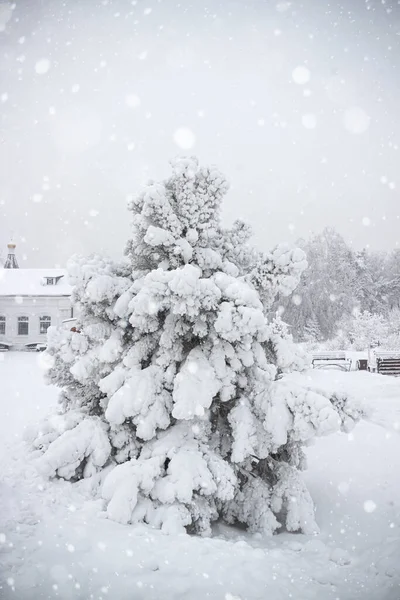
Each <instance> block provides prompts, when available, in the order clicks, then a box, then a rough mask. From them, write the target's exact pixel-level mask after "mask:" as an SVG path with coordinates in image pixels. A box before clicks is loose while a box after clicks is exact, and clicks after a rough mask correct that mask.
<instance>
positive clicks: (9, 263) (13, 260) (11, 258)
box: [4, 242, 19, 269]
mask: <svg viewBox="0 0 400 600" xmlns="http://www.w3.org/2000/svg"><path fill="white" fill-rule="evenodd" d="M15 247H16V246H15V244H13V243H12V242H10V243H9V244H7V248H8V253H7V259H6V262H5V264H4V268H5V269H19V266H18V263H17V257H16V256H15Z"/></svg>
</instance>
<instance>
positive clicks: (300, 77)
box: [292, 66, 311, 85]
mask: <svg viewBox="0 0 400 600" xmlns="http://www.w3.org/2000/svg"><path fill="white" fill-rule="evenodd" d="M310 78H311V74H310V71H309V70H308V69H307V67H304V66H300V67H296V68H295V69H293V71H292V79H293V81H294V82H295V83H297V84H298V85H305V84H306V83H308V82H309V81H310Z"/></svg>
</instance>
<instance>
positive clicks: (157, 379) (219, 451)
mask: <svg viewBox="0 0 400 600" xmlns="http://www.w3.org/2000/svg"><path fill="white" fill-rule="evenodd" d="M172 168H173V173H172V176H171V177H170V178H169V179H168V180H166V181H164V182H161V183H152V184H150V185H148V186H147V187H146V188H145V189H144V190H143V191H142V193H140V194H139V195H138V196H137V197H136V198H135V199H134V200H132V201H131V203H130V205H129V210H130V211H131V212H132V214H133V236H132V239H131V240H130V241H129V243H128V245H127V248H126V260H125V262H123V263H121V264H115V263H113V262H111V261H107V260H105V259H103V258H99V257H92V258H91V259H89V260H82V259H77V258H75V259H74V260H73V261H71V263H70V265H69V271H70V276H71V281H72V283H73V284H74V285H75V289H74V293H73V302H74V304H75V305H76V307H77V309H78V313H79V321H78V323H77V326H76V329H77V331H71V332H61V331H52V332H51V334H50V336H49V348H48V353H49V354H50V355H51V357H53V366H52V367H51V368H50V371H49V380H50V381H51V382H52V383H55V384H56V385H58V386H59V387H60V388H62V391H61V405H60V414H59V415H56V416H53V417H51V418H50V419H49V420H48V422H47V423H46V424H45V425H44V426H43V427H42V428H41V432H40V433H39V434H38V435H37V436H36V437H35V438H34V439H32V444H33V445H34V447H35V448H36V449H37V450H38V451H39V454H40V458H39V463H40V465H41V468H42V469H43V471H44V472H45V473H46V474H47V475H48V476H50V477H51V476H59V477H63V478H67V479H71V480H72V481H75V480H77V479H81V478H85V477H86V478H88V477H92V476H93V475H94V474H97V477H98V476H99V475H98V474H99V473H100V474H101V473H105V476H104V478H103V479H104V481H103V484H102V488H101V495H102V498H103V499H104V507H105V510H106V511H107V514H108V515H109V516H110V517H111V518H113V519H115V520H117V521H120V522H121V523H134V522H138V521H144V522H146V523H150V524H151V525H153V526H156V527H161V528H162V529H163V530H164V531H167V532H171V531H181V530H184V529H185V528H187V529H189V530H191V531H196V532H200V533H203V534H208V533H210V527H211V523H212V522H213V521H215V520H216V519H218V518H223V519H224V520H225V521H227V522H229V523H234V522H241V523H244V524H246V525H247V526H248V527H249V528H250V529H251V530H253V531H263V532H267V533H272V532H274V531H275V530H276V529H277V528H278V527H280V526H285V527H287V529H289V530H291V531H295V530H296V531H297V530H300V531H303V532H306V533H311V532H315V531H316V530H317V526H316V524H315V520H314V510H313V503H312V500H311V497H310V495H309V493H308V491H307V489H306V487H305V485H304V483H303V481H302V478H301V475H300V470H301V469H303V468H304V466H305V459H304V453H303V451H302V447H303V446H304V445H305V444H307V443H308V442H309V441H310V440H311V439H312V438H313V437H315V436H318V435H326V434H328V433H331V432H334V431H337V430H338V429H339V428H341V427H342V426H345V427H346V428H348V426H349V421H350V422H354V421H355V420H356V419H357V418H358V413H357V411H356V410H354V412H353V413H351V411H348V410H347V409H346V402H342V403H338V402H337V401H336V398H328V397H325V396H323V395H322V394H318V393H315V392H313V391H312V390H307V389H303V388H301V387H300V386H298V385H297V384H295V383H293V382H290V381H288V380H287V375H286V374H287V373H288V372H290V371H292V370H294V369H297V370H299V369H300V370H301V369H303V368H305V367H306V365H307V361H306V359H305V358H304V356H303V355H300V354H299V353H298V352H297V351H296V346H295V345H294V344H293V341H292V338H291V336H290V335H289V333H288V331H287V328H286V327H285V325H284V324H283V323H282V321H280V320H279V319H278V320H275V321H272V322H268V319H267V318H266V315H267V313H268V311H269V310H270V308H271V305H272V303H273V301H274V298H275V296H276V294H278V293H280V294H286V295H288V294H290V293H291V292H292V291H293V289H294V288H295V287H296V285H297V283H298V282H299V278H300V276H301V273H302V271H303V270H304V268H305V267H306V261H305V256H304V253H303V252H302V251H301V250H298V249H291V248H289V247H287V246H278V247H277V248H275V249H274V250H273V251H272V252H270V253H261V252H257V251H256V250H255V249H254V248H253V247H251V246H250V245H249V243H248V240H249V237H250V231H249V228H248V227H247V226H245V225H244V224H243V223H241V222H236V223H235V224H234V225H233V227H232V228H231V229H224V228H223V227H222V225H221V221H220V211H221V202H222V199H223V197H224V195H225V193H226V191H227V189H228V185H227V183H226V180H225V179H224V177H223V176H222V175H221V173H220V172H219V171H218V170H217V169H215V168H202V167H199V165H198V163H197V160H196V159H194V158H184V159H176V160H174V161H173V162H172ZM349 415H351V416H349ZM344 416H345V417H346V418H344Z"/></svg>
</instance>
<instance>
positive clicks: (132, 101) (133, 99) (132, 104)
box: [125, 94, 140, 108]
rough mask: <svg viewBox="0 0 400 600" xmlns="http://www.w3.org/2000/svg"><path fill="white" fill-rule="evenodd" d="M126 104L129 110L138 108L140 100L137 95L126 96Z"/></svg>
mask: <svg viewBox="0 0 400 600" xmlns="http://www.w3.org/2000/svg"><path fill="white" fill-rule="evenodd" d="M125 104H126V105H127V106H129V108H138V107H139V106H140V98H139V96H137V95H136V94H128V95H127V96H125Z"/></svg>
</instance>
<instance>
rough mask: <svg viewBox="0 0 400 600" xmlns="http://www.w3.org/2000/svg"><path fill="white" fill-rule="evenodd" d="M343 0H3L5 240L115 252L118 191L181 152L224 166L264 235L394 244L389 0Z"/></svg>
mask: <svg viewBox="0 0 400 600" xmlns="http://www.w3.org/2000/svg"><path fill="white" fill-rule="evenodd" d="M344 4H345V3H343V5H341V4H340V3H339V2H332V3H329V5H328V4H326V3H324V2H318V1H317V0H310V1H306V2H303V3H300V2H296V1H293V2H285V1H284V2H282V1H281V2H262V1H255V0H252V1H249V2H246V3H243V2H235V1H228V0H224V1H219V2H212V3H209V4H208V8H207V3H206V2H204V1H203V0H200V1H198V2H197V1H196V2H193V3H189V2H182V3H181V4H180V5H177V4H175V3H173V2H172V1H170V0H166V1H162V2H161V1H158V2H155V1H145V0H143V1H141V0H138V1H137V2H135V0H133V2H132V1H131V0H126V1H125V0H103V1H101V0H100V1H92V0H86V1H78V0H71V1H70V2H64V1H63V0H30V1H28V0H20V1H17V2H16V3H15V5H12V3H10V2H4V1H3V2H0V110H1V133H0V136H1V142H2V143H1V145H0V160H1V164H2V169H1V175H0V255H1V254H3V257H4V254H5V252H6V244H7V242H8V241H9V239H10V237H11V236H12V237H13V239H14V241H15V242H16V244H17V256H18V260H19V262H20V266H21V267H25V266H26V267H40V266H45V267H47V266H48V267H51V266H54V265H56V264H61V265H63V264H64V263H65V261H66V259H67V258H68V257H69V256H70V255H71V254H73V253H75V252H78V253H84V254H89V253H92V252H104V253H106V254H110V255H111V256H118V255H121V254H122V251H123V248H124V245H125V241H126V239H127V237H128V236H129V214H128V212H127V210H126V207H125V203H126V197H127V196H128V195H130V194H134V193H136V192H137V191H138V190H139V188H140V186H141V185H142V184H143V183H145V182H146V180H147V179H154V180H157V179H161V178H164V177H167V176H168V175H169V165H168V162H169V160H170V159H171V158H172V157H173V156H175V155H177V154H189V155H193V154H195V155H196V156H198V157H199V159H200V161H201V162H202V163H204V164H210V163H211V164H216V165H217V166H218V167H219V168H220V170H221V171H222V172H223V173H224V174H225V175H226V177H227V178H228V180H229V181H230V184H231V188H230V190H229V192H228V194H227V196H226V200H225V204H224V210H223V217H224V221H225V222H226V223H227V224H229V223H230V222H231V221H233V220H234V219H235V218H242V219H244V220H246V221H247V222H249V223H250V224H251V225H252V227H253V229H254V233H255V235H254V243H255V244H257V245H258V246H260V248H262V249H265V250H267V249H269V248H271V247H272V246H274V245H275V244H276V243H279V242H283V241H292V242H294V241H295V240H296V239H298V238H300V237H303V238H307V237H309V235H310V233H311V232H313V233H319V232H320V231H322V229H323V228H324V227H326V226H331V227H334V228H335V229H336V230H337V231H338V232H339V233H340V234H341V235H343V236H344V238H345V239H346V240H347V241H348V242H349V243H351V244H352V245H353V246H354V247H355V248H360V249H361V248H363V247H367V246H369V247H370V248H371V249H373V250H390V249H392V248H395V247H396V246H397V245H398V242H399V235H398V229H399V219H400V217H399V215H400V209H399V204H400V203H399V199H400V196H399V189H400V181H398V179H397V174H398V164H399V156H400V152H399V146H400V123H399V122H398V107H399V106H400V83H399V82H400V76H399V67H400V4H399V3H398V2H397V3H395V2H393V3H391V2H386V3H382V2H380V1H373V0H367V2H357V3H356V2H348V3H347V5H346V6H344ZM13 6H14V8H13Z"/></svg>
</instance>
